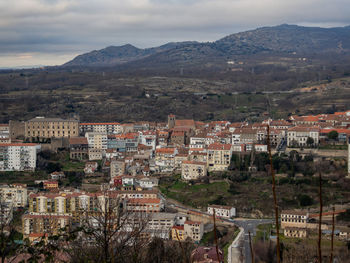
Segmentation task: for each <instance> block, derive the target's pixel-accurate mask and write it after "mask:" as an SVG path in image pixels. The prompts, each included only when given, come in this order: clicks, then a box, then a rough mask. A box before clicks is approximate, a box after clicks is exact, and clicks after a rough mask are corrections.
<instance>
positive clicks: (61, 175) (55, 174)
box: [50, 172, 66, 180]
mask: <svg viewBox="0 0 350 263" xmlns="http://www.w3.org/2000/svg"><path fill="white" fill-rule="evenodd" d="M50 177H51V179H52V180H59V179H62V178H65V177H66V176H65V175H64V172H53V173H51V174H50Z"/></svg>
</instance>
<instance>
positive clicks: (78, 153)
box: [69, 137, 89, 160]
mask: <svg viewBox="0 0 350 263" xmlns="http://www.w3.org/2000/svg"><path fill="white" fill-rule="evenodd" d="M69 155H70V158H71V159H75V160H85V159H89V144H88V141H87V138H85V137H73V138H69Z"/></svg>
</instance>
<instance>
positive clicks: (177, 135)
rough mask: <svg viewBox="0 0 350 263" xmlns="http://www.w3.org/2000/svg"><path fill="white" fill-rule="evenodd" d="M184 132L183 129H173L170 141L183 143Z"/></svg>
mask: <svg viewBox="0 0 350 263" xmlns="http://www.w3.org/2000/svg"><path fill="white" fill-rule="evenodd" d="M185 140H186V138H185V132H184V131H173V132H172V133H171V136H170V142H171V143H172V144H175V145H183V144H185Z"/></svg>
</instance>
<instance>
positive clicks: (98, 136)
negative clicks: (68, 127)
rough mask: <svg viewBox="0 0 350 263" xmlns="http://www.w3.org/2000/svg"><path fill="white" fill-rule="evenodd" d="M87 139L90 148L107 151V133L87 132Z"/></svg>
mask: <svg viewBox="0 0 350 263" xmlns="http://www.w3.org/2000/svg"><path fill="white" fill-rule="evenodd" d="M85 137H86V138H87V140H88V144H89V148H93V149H101V150H105V149H107V133H105V132H87V133H85Z"/></svg>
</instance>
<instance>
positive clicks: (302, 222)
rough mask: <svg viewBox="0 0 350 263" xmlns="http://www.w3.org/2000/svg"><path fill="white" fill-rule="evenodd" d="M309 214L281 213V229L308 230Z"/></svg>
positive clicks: (293, 211)
mask: <svg viewBox="0 0 350 263" xmlns="http://www.w3.org/2000/svg"><path fill="white" fill-rule="evenodd" d="M308 219H309V213H307V212H304V211H297V210H284V211H282V212H281V228H282V229H284V228H288V227H289V228H295V227H297V228H306V224H307V221H308Z"/></svg>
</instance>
